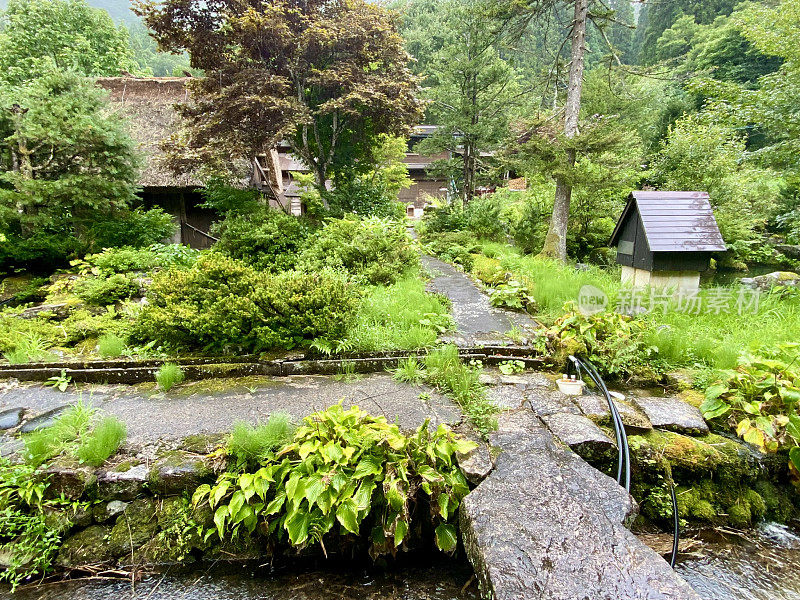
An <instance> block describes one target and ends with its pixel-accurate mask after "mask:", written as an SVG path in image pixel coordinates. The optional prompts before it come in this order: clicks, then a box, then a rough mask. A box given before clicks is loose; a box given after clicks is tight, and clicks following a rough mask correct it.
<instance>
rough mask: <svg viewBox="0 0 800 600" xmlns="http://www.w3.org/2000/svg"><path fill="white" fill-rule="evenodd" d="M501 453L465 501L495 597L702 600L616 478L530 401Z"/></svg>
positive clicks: (466, 526) (472, 551) (500, 439)
mask: <svg viewBox="0 0 800 600" xmlns="http://www.w3.org/2000/svg"><path fill="white" fill-rule="evenodd" d="M491 442H492V444H494V445H498V446H499V447H500V448H501V449H502V452H501V454H500V455H499V456H498V458H497V461H496V464H495V468H494V470H493V471H492V473H491V474H490V475H489V476H488V477H487V478H486V479H485V480H484V481H483V483H481V484H480V485H479V486H478V487H477V488H475V490H473V491H472V492H471V493H470V494H469V495H468V496H467V497H466V498H465V499H464V501H463V503H462V509H461V511H460V517H459V518H460V524H461V531H462V536H463V541H464V547H465V550H466V553H467V556H468V557H469V559H470V561H471V562H472V565H473V567H474V568H475V571H476V574H477V575H478V578H479V581H480V584H481V587H482V590H483V593H484V595H491V596H492V597H494V598H495V599H496V600H518V599H520V598H547V599H550V600H575V599H584V598H586V599H592V600H627V599H642V600H644V599H652V600H655V599H675V600H677V599H681V600H697V599H698V598H699V597H698V596H697V594H695V593H694V592H693V591H692V589H691V588H690V587H689V585H688V584H687V583H686V582H685V581H683V580H682V579H681V578H680V577H679V576H678V575H676V574H675V573H674V572H673V571H672V570H671V569H670V567H669V565H668V564H667V563H666V562H665V561H664V560H663V559H662V558H661V557H660V556H659V555H658V554H656V553H655V552H654V551H652V550H651V549H649V548H648V547H646V546H645V545H644V544H643V543H642V542H640V541H639V540H638V539H637V538H636V537H635V536H634V535H633V534H632V533H631V532H630V531H629V530H628V529H626V528H625V527H624V525H623V522H624V521H625V520H626V519H627V518H628V517H629V516H630V514H631V512H632V511H633V510H634V503H633V501H632V499H631V498H630V496H629V495H628V494H627V493H626V492H625V491H624V490H623V489H622V488H621V487H619V486H618V485H617V484H616V483H615V482H614V481H613V480H612V479H610V478H609V477H607V476H605V475H603V474H602V473H600V472H599V471H596V470H595V469H593V468H592V467H590V466H589V465H588V464H587V463H586V462H584V461H583V460H581V459H580V458H578V456H577V455H575V454H574V453H573V452H571V451H570V450H567V449H565V448H563V447H561V446H559V445H558V444H557V443H556V442H555V440H554V439H553V437H552V435H551V434H550V432H548V431H547V429H546V428H545V427H544V425H543V424H542V423H541V422H540V421H539V420H538V418H537V417H535V416H534V415H532V413H531V412H530V411H528V410H520V411H517V412H514V413H507V414H505V415H503V416H502V417H501V418H500V419H499V428H498V431H497V432H496V433H495V434H493V435H492V436H491Z"/></svg>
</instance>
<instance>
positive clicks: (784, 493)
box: [755, 481, 798, 523]
mask: <svg viewBox="0 0 800 600" xmlns="http://www.w3.org/2000/svg"><path fill="white" fill-rule="evenodd" d="M755 490H756V491H757V492H758V494H759V495H760V496H761V498H762V500H763V501H764V508H765V512H764V516H765V517H766V518H767V519H770V520H773V521H778V522H779V523H786V522H788V521H789V520H791V519H792V518H794V517H795V516H796V515H797V512H798V511H797V508H796V507H795V506H794V504H792V501H791V500H790V499H789V498H792V497H793V494H796V492H794V490H792V489H791V488H789V489H785V490H782V489H781V488H779V487H778V486H776V485H775V484H773V483H771V482H769V481H759V482H758V483H756V485H755Z"/></svg>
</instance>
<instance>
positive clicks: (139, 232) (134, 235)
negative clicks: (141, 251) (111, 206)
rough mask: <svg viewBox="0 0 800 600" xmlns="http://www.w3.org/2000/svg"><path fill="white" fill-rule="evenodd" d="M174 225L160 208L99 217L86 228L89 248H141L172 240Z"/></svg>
mask: <svg viewBox="0 0 800 600" xmlns="http://www.w3.org/2000/svg"><path fill="white" fill-rule="evenodd" d="M176 227H177V225H176V223H175V219H174V218H173V217H172V215H170V214H167V213H166V212H164V210H163V209H162V208H158V207H156V208H151V209H150V210H144V209H142V208H137V209H136V210H130V211H125V212H122V213H119V214H117V215H114V216H113V217H111V218H99V219H95V220H94V221H93V222H92V225H91V226H90V227H89V238H90V239H91V240H92V249H101V248H113V247H116V246H132V247H134V248H144V247H145V246H150V245H152V244H156V243H158V242H161V241H163V240H166V239H169V238H171V237H172V236H173V235H174V233H175V229H176Z"/></svg>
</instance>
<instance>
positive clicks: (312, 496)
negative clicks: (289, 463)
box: [305, 475, 327, 506]
mask: <svg viewBox="0 0 800 600" xmlns="http://www.w3.org/2000/svg"><path fill="white" fill-rule="evenodd" d="M326 487H327V486H326V485H325V483H324V482H323V481H322V477H320V476H319V475H312V476H311V477H309V478H308V479H306V492H305V493H306V499H307V500H308V505H309V506H314V503H315V502H316V501H317V498H319V495H320V494H321V493H322V492H324V491H325V488H326Z"/></svg>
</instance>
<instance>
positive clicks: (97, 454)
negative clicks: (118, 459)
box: [75, 417, 128, 467]
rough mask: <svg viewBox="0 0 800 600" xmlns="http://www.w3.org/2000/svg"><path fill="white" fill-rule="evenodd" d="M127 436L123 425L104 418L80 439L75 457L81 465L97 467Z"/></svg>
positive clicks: (117, 421)
mask: <svg viewBox="0 0 800 600" xmlns="http://www.w3.org/2000/svg"><path fill="white" fill-rule="evenodd" d="M127 435H128V430H127V428H126V427H125V423H123V422H122V421H120V420H119V419H117V418H116V417H106V418H104V419H103V420H102V421H100V422H99V423H98V424H97V425H95V426H94V428H93V429H92V430H91V431H90V432H89V433H87V434H85V435H83V436H82V437H81V438H80V442H79V443H78V447H77V448H76V449H75V456H76V457H77V458H78V460H79V461H80V462H81V463H84V464H87V465H90V466H92V467H99V466H100V465H102V464H103V463H104V462H106V460H107V459H108V457H109V456H111V455H112V454H114V453H115V452H116V451H117V450H118V449H119V447H120V444H122V442H123V441H124V440H125V438H126V437H127Z"/></svg>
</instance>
